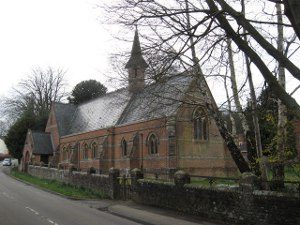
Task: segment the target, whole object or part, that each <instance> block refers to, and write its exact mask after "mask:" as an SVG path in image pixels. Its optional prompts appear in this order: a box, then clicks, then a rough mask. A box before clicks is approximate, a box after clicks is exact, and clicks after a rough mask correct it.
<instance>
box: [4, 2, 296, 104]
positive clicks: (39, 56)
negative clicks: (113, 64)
mask: <svg viewBox="0 0 300 225" xmlns="http://www.w3.org/2000/svg"><path fill="white" fill-rule="evenodd" d="M103 1H104V0H6V1H5V0H2V1H0V29H1V35H0V77H1V82H0V98H1V96H3V95H6V94H7V92H8V91H9V90H10V89H11V88H12V87H13V86H14V85H16V84H17V83H18V82H19V81H20V80H21V79H22V78H25V77H26V76H27V75H28V74H30V72H31V70H32V69H33V68H36V67H42V68H47V67H48V66H51V67H53V68H61V69H63V70H65V71H66V76H65V78H66V80H67V82H68V84H69V91H70V90H71V89H72V87H74V86H75V85H76V84H77V83H79V82H80V81H83V80H87V79H96V80H98V81H100V82H102V83H104V84H105V85H106V86H108V87H110V83H109V82H107V81H108V77H106V76H105V75H104V74H106V75H107V74H109V75H111V68H110V61H109V57H110V54H111V53H116V52H118V51H120V49H122V51H130V49H131V43H126V42H118V41H116V39H115V38H113V37H112V36H111V35H110V33H116V30H119V29H118V28H117V27H116V26H107V25H106V26H104V25H102V24H101V23H100V22H99V19H100V18H101V10H100V9H99V8H97V7H96V3H99V2H103ZM105 1H108V0H105ZM113 29H114V30H115V31H114V32H113ZM120 32H121V34H122V36H124V35H125V36H127V38H128V37H131V36H132V38H133V35H134V34H133V31H132V34H131V33H130V32H131V31H128V32H129V33H126V34H124V32H125V31H124V30H120ZM122 32H123V33H122ZM293 83H294V81H289V80H288V83H287V86H288V89H289V90H288V91H291V90H292V88H293V86H295V85H297V82H296V83H295V84H294V85H293ZM298 83H299V82H298ZM209 84H210V87H211V89H212V92H213V94H214V96H215V98H216V100H217V102H219V103H221V102H223V100H222V99H224V94H222V93H221V92H219V91H216V90H220V85H221V89H222V88H223V86H222V84H220V83H215V84H214V83H213V82H210V83H209ZM293 97H294V98H295V99H296V100H297V101H298V102H300V91H298V92H297V94H295V95H294V96H293Z"/></svg>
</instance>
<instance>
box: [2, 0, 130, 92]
mask: <svg viewBox="0 0 300 225" xmlns="http://www.w3.org/2000/svg"><path fill="white" fill-rule="evenodd" d="M95 2H96V0H6V1H0V29H1V35H0V65H1V66H0V75H1V82H0V96H3V95H5V94H6V93H7V91H8V90H9V89H11V87H12V86H14V85H16V84H17V83H18V82H19V81H20V80H21V79H22V78H25V77H26V76H27V75H28V74H30V72H31V70H32V69H33V68H35V67H42V68H46V67H48V66H51V67H54V68H61V69H63V70H65V71H67V73H66V80H67V81H68V82H69V85H70V87H73V86H74V85H76V84H77V83H78V82H80V81H82V80H87V79H96V80H98V81H101V82H103V83H105V81H107V77H105V76H104V75H103V74H104V73H107V71H108V70H109V56H110V53H112V52H113V51H114V49H115V48H117V46H116V41H115V40H114V39H113V37H112V36H111V35H110V32H108V30H107V29H106V28H105V27H104V26H103V25H101V24H100V22H99V17H100V16H101V15H100V14H101V13H100V10H99V8H97V7H95ZM132 35H133V34H132ZM128 48H129V49H130V46H128ZM106 85H109V84H107V83H106Z"/></svg>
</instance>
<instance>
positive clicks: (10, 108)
mask: <svg viewBox="0 0 300 225" xmlns="http://www.w3.org/2000/svg"><path fill="white" fill-rule="evenodd" d="M64 85H65V83H64V71H62V70H61V69H53V68H51V67H49V68H47V69H46V70H43V69H41V68H36V69H33V70H32V72H31V74H30V75H29V76H28V77H27V78H26V79H24V80H22V81H20V82H19V84H18V86H17V87H15V88H13V90H12V94H11V95H10V96H7V97H5V98H4V99H3V101H2V103H1V105H2V111H3V113H4V115H6V116H8V117H9V118H10V119H12V120H14V119H16V118H18V117H19V116H20V115H21V114H22V113H23V112H24V111H26V110H32V111H33V113H34V114H35V115H36V116H47V115H48V113H49V110H50V107H51V103H52V102H53V101H61V100H62V99H63V98H65V97H66V96H67V95H66V92H65V89H64Z"/></svg>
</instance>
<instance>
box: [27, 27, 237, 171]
mask: <svg viewBox="0 0 300 225" xmlns="http://www.w3.org/2000/svg"><path fill="white" fill-rule="evenodd" d="M147 66H148V65H147V63H146V61H145V60H144V58H143V56H142V51H141V47H140V42H139V37H138V32H137V31H136V32H135V36H134V41H133V46H132V50H131V56H130V59H129V61H128V62H127V64H126V69H127V70H128V86H127V87H126V88H122V89H118V90H116V91H113V92H110V93H107V94H105V95H103V96H101V97H98V98H95V99H92V100H89V101H87V102H84V103H82V104H79V105H73V104H64V103H53V104H52V107H51V111H50V115H49V119H48V123H47V127H46V130H45V133H43V134H36V133H35V132H34V131H28V134H27V139H26V142H25V146H24V150H23V158H22V163H23V165H24V166H23V168H25V165H27V164H29V163H33V164H35V163H39V161H43V162H44V163H45V164H47V163H51V164H52V166H55V167H58V168H61V169H69V168H71V167H72V168H74V169H76V170H78V171H87V170H89V169H91V168H92V169H94V170H96V172H105V171H107V170H108V169H109V168H112V167H114V168H119V169H120V170H121V172H123V173H126V171H127V172H128V171H129V170H131V169H134V168H140V169H143V170H144V171H145V172H146V173H152V174H156V173H172V171H175V170H177V169H182V170H185V171H187V172H189V173H190V174H198V175H212V176H220V175H232V174H235V173H237V168H236V166H235V164H234V162H233V160H232V158H231V155H230V153H229V151H228V150H227V148H226V147H225V145H224V142H223V140H222V137H221V135H220V133H219V131H218V129H217V126H216V124H215V121H214V120H213V119H212V118H211V117H210V116H209V114H208V112H207V110H206V107H205V105H206V104H205V101H206V99H205V98H204V97H203V90H200V89H199V85H198V81H197V78H196V77H194V76H192V75H191V74H190V73H189V72H184V73H180V74H177V75H173V76H169V77H167V78H165V79H163V80H162V81H159V82H156V83H151V84H149V85H146V84H145V70H146V68H147ZM208 96H211V94H210V93H209V94H208ZM211 98H212V96H211ZM33 136H35V137H37V136H38V139H37V138H35V139H34V138H32V137H33ZM41 138H43V140H44V141H41V140H40V139H41ZM35 141H36V142H37V141H38V142H42V143H43V144H44V145H43V146H42V145H41V144H40V145H37V144H35V143H34V142H35ZM46 143H47V146H46V145H45V144H46ZM37 148H39V149H37ZM49 149H51V151H49ZM45 153H46V154H45ZM46 155H48V156H46Z"/></svg>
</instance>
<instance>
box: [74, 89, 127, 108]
mask: <svg viewBox="0 0 300 225" xmlns="http://www.w3.org/2000/svg"><path fill="white" fill-rule="evenodd" d="M123 90H126V88H125V87H123V88H119V89H116V90H114V91H111V92H107V93H105V94H103V95H100V96H98V97H96V98H92V99H89V100H87V101H85V102H82V103H80V104H78V105H74V106H76V107H78V106H81V105H85V104H87V103H90V102H92V101H96V100H97V99H100V98H104V97H107V96H109V95H112V94H114V93H117V92H120V91H123Z"/></svg>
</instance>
